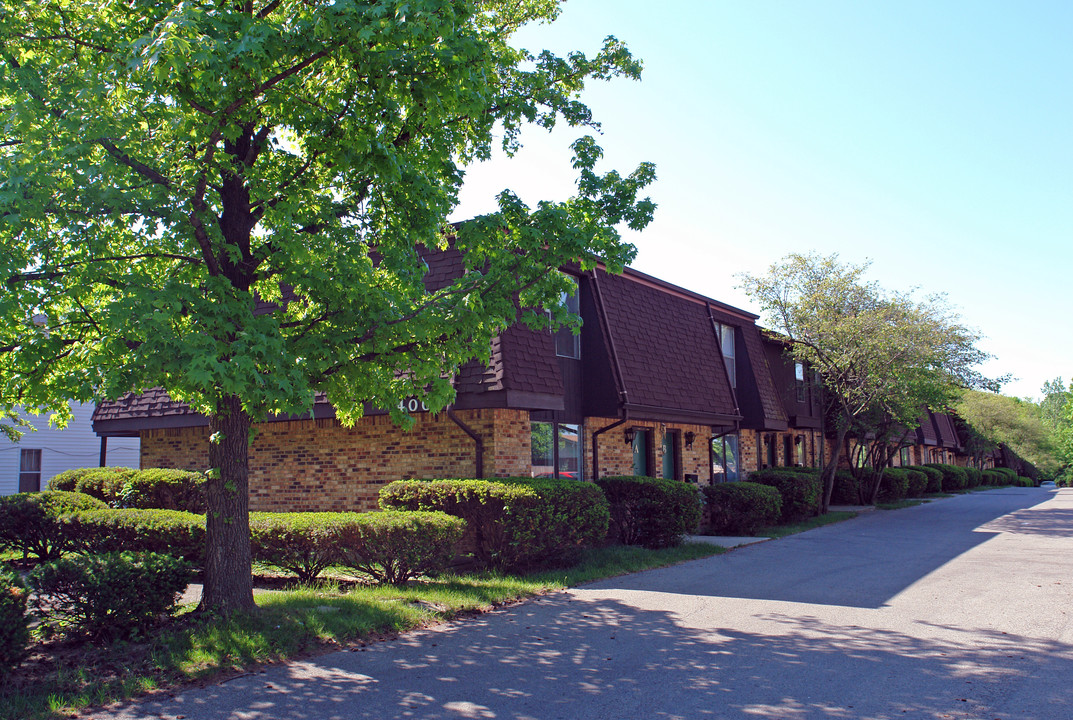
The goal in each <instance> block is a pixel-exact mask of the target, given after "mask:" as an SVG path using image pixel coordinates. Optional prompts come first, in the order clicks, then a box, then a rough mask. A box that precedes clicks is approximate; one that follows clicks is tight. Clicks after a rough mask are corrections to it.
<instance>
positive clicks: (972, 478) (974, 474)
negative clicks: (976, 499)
mask: <svg viewBox="0 0 1073 720" xmlns="http://www.w3.org/2000/svg"><path fill="white" fill-rule="evenodd" d="M962 470H964V471H965V475H966V476H967V477H968V479H969V484H968V487H971V488H974V487H979V486H980V485H981V484H982V483H983V473H982V472H981V471H980V469H979V468H974V467H964V468H962Z"/></svg>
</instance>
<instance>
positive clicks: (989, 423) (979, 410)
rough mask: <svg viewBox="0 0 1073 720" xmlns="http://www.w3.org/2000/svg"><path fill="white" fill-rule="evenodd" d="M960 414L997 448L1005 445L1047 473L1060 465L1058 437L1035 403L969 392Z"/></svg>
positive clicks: (994, 394)
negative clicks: (1001, 444) (999, 444)
mask: <svg viewBox="0 0 1073 720" xmlns="http://www.w3.org/2000/svg"><path fill="white" fill-rule="evenodd" d="M956 409H957V413H958V415H959V416H961V417H962V418H964V420H965V422H967V423H969V424H970V425H971V426H972V427H973V428H974V429H975V430H976V431H977V432H978V433H979V434H980V435H981V436H983V437H984V438H986V439H987V440H988V441H990V442H991V443H993V444H994V445H996V446H997V445H998V443H1004V444H1006V445H1008V446H1009V447H1011V448H1012V449H1013V451H1014V452H1016V453H1017V454H1018V455H1019V456H1021V457H1022V458H1024V459H1025V460H1027V461H1028V462H1030V463H1032V464H1033V465H1035V466H1036V467H1037V468H1038V469H1039V470H1041V471H1042V472H1044V473H1046V474H1048V475H1049V474H1052V473H1054V472H1055V471H1056V470H1057V469H1058V467H1059V465H1060V464H1061V463H1060V460H1059V457H1058V452H1059V450H1058V448H1057V447H1056V437H1055V434H1054V432H1053V431H1052V429H1051V428H1049V427H1048V425H1047V423H1046V422H1045V420H1044V414H1043V410H1042V409H1041V408H1040V406H1039V405H1037V404H1036V403H1034V402H1032V401H1031V400H1024V399H1021V398H1015V397H1009V396H1007V395H999V394H998V393H993V392H966V393H964V394H963V395H962V396H961V398H960V399H959V400H958V403H957V406H956Z"/></svg>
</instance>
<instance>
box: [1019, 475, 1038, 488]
mask: <svg viewBox="0 0 1073 720" xmlns="http://www.w3.org/2000/svg"><path fill="white" fill-rule="evenodd" d="M1017 484H1018V485H1020V486H1021V487H1036V481H1035V480H1033V479H1032V478H1030V477H1025V476H1024V475H1021V476H1019V477H1018V478H1017Z"/></svg>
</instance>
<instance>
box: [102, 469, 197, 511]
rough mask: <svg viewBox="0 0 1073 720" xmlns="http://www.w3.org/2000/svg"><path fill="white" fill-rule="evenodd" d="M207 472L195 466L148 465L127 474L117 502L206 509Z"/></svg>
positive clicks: (131, 506) (185, 508)
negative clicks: (175, 468)
mask: <svg viewBox="0 0 1073 720" xmlns="http://www.w3.org/2000/svg"><path fill="white" fill-rule="evenodd" d="M205 482H206V478H205V474H204V473H200V472H194V471H192V470H173V469H170V468H149V469H146V470H139V471H138V472H136V473H134V474H132V475H131V476H130V477H128V478H126V480H125V481H124V482H123V485H122V489H121V490H120V492H119V496H118V498H117V499H118V503H119V505H120V506H122V507H127V508H159V509H161V510H182V511H185V512H191V513H204V512H205Z"/></svg>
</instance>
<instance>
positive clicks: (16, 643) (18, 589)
mask: <svg viewBox="0 0 1073 720" xmlns="http://www.w3.org/2000/svg"><path fill="white" fill-rule="evenodd" d="M26 597H27V593H26V587H25V586H24V585H23V584H22V581H21V580H20V579H19V576H18V575H17V574H16V573H13V572H11V571H10V570H7V569H6V568H3V567H0V678H2V677H3V676H4V674H5V673H6V672H7V671H9V670H11V669H12V668H14V667H15V666H16V665H18V664H19V663H20V662H22V659H23V658H24V657H26V643H27V642H28V641H29V639H30V621H29V619H28V618H27V617H26Z"/></svg>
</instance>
